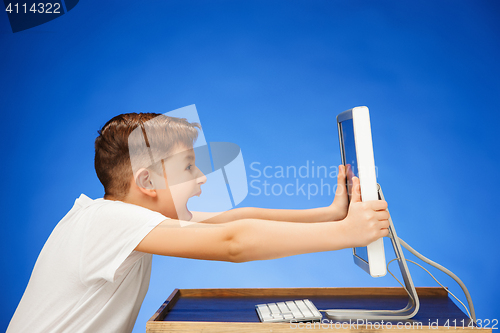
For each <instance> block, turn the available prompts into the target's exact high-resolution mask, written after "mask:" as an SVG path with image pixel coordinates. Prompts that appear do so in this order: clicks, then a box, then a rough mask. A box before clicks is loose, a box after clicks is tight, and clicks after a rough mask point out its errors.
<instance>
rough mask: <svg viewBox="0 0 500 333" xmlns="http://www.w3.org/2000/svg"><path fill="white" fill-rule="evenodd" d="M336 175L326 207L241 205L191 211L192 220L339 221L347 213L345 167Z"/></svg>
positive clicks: (341, 167) (210, 221) (222, 221)
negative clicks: (227, 208) (218, 209)
mask: <svg viewBox="0 0 500 333" xmlns="http://www.w3.org/2000/svg"><path fill="white" fill-rule="evenodd" d="M338 170H339V173H338V175H337V189H336V191H335V198H334V201H333V203H332V204H331V205H330V206H328V207H320V208H313V209H265V208H254V207H243V208H236V209H232V210H229V211H227V212H224V213H204V212H192V214H193V218H192V219H191V221H193V222H205V223H226V222H230V221H236V220H242V219H261V220H272V221H287V222H327V221H340V220H342V219H343V218H345V217H346V215H347V207H348V201H347V189H346V181H345V169H344V166H343V165H340V166H339V169H338Z"/></svg>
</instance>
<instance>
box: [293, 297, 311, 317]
mask: <svg viewBox="0 0 500 333" xmlns="http://www.w3.org/2000/svg"><path fill="white" fill-rule="evenodd" d="M295 304H296V305H297V307H298V308H299V309H300V312H302V314H303V315H304V317H314V316H313V314H312V312H311V310H309V308H308V307H307V305H305V304H304V301H302V300H300V301H295Z"/></svg>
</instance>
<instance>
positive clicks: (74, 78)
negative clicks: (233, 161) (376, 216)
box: [0, 0, 500, 332]
mask: <svg viewBox="0 0 500 333" xmlns="http://www.w3.org/2000/svg"><path fill="white" fill-rule="evenodd" d="M499 14H500V6H499V4H498V2H497V1H472V0H468V1H466V0H464V1H354V0H349V1H331V0H330V1H319V0H318V1H305V0H303V1H150V2H141V3H132V2H126V3H124V2H119V1H104V2H102V1H81V2H80V3H79V4H78V5H77V6H76V7H75V8H74V9H73V10H71V12H69V13H67V14H65V15H63V16H61V17H60V18H57V19H55V20H53V21H51V22H48V23H46V24H43V25H41V26H38V27H35V28H33V29H29V30H26V31H23V32H19V33H16V34H13V33H12V31H11V30H10V26H9V22H8V19H7V15H6V14H5V13H4V14H0V66H1V69H0V101H1V104H0V110H1V115H2V122H1V124H2V130H1V131H0V133H1V134H0V135H1V142H0V145H1V152H2V163H1V175H2V176H3V179H4V180H3V190H2V191H1V200H0V202H1V226H2V231H1V233H0V246H1V253H2V256H1V259H0V260H1V261H0V264H1V267H2V274H1V275H0V279H1V284H0V285H1V286H2V295H1V297H0V299H1V301H0V302H1V309H0V330H2V329H5V328H6V327H7V325H8V322H9V320H10V317H11V316H12V314H13V313H14V311H15V308H16V305H17V303H18V302H19V300H20V298H21V296H22V293H23V291H24V288H25V287H26V284H27V282H28V279H29V276H30V273H31V270H32V268H33V265H34V263H35V261H36V258H37V255H38V253H39V251H40V250H41V248H42V246H43V244H44V242H45V240H46V239H47V237H48V236H49V234H50V232H51V230H52V229H53V228H54V226H55V225H56V223H57V222H58V221H59V219H60V218H62V217H63V216H64V214H65V213H66V212H67V211H68V210H69V209H70V208H71V206H72V204H73V202H74V200H75V199H76V198H77V197H78V196H79V195H80V193H85V194H87V195H88V196H90V197H92V198H97V197H101V196H102V195H103V190H102V187H101V185H100V183H99V181H98V179H97V177H96V176H95V172H94V169H93V154H94V150H93V141H94V139H95V137H96V135H97V130H98V129H99V128H100V127H101V126H102V125H103V124H104V123H105V122H106V121H107V120H108V119H110V118H111V117H113V116H115V115H117V114H119V113H124V112H141V111H143V112H161V113H163V112H167V111H170V110H173V109H177V108H179V107H183V106H186V105H190V104H196V106H197V109H198V113H199V115H200V119H201V122H202V125H203V126H204V133H205V136H206V138H207V140H208V141H230V142H234V143H237V144H238V145H239V146H240V147H241V149H242V152H243V158H244V160H245V164H246V166H247V172H248V174H249V180H251V179H252V178H250V176H251V175H254V176H255V175H256V173H257V172H255V171H253V170H251V169H250V168H249V166H250V164H251V163H252V162H260V163H261V169H262V168H263V167H264V166H267V165H270V166H277V165H281V166H296V167H300V166H302V165H306V163H307V161H309V163H312V161H314V163H315V165H325V166H331V165H338V164H339V163H340V154H339V147H338V137H337V136H338V135H337V129H336V124H335V116H336V114H337V113H339V112H341V111H344V110H346V109H349V108H351V107H354V106H358V105H367V106H368V107H369V108H370V111H371V117H372V131H373V137H374V139H373V140H374V146H375V161H376V164H377V167H378V177H379V178H378V179H379V182H380V183H381V184H382V186H383V189H384V194H385V196H386V199H387V200H388V202H389V209H390V211H391V214H392V216H393V219H394V222H395V224H396V227H397V231H398V234H399V236H400V237H402V238H403V239H405V240H406V241H407V242H408V243H409V244H410V245H412V246H413V247H415V248H416V249H417V250H419V251H420V252H421V253H423V254H424V255H427V256H428V257H430V258H431V259H433V260H435V261H437V262H439V263H441V264H443V265H444V266H445V267H447V268H449V269H451V270H452V271H454V272H455V273H456V274H457V275H458V276H459V277H461V279H462V280H463V281H464V282H465V284H466V285H467V287H468V288H469V290H470V292H471V295H472V297H473V300H474V301H475V307H476V313H477V317H478V318H482V319H490V320H491V319H495V318H497V319H498V314H499V313H500V312H499V309H500V307H499V306H498V297H500V290H499V287H498V278H499V276H500V274H499V273H500V272H499V267H500V266H499V264H498V261H499V259H498V254H497V253H498V252H497V249H496V246H495V244H496V243H498V234H499V231H500V229H499V226H498V221H499V219H498V216H499V214H498V206H499V205H498V187H499V185H500V182H499V176H498V166H499V154H498V143H499V140H498V136H497V135H498V134H497V128H498V126H499V124H500V122H499V120H500V117H499V113H498V97H499V96H500V94H499V93H500V84H499V80H498V77H499V75H500V65H499V61H498V59H499V46H500V40H499V37H498V36H500V23H499V20H498V17H499ZM260 179H261V180H262V181H263V180H264V178H260ZM299 180H300V181H301V182H302V181H304V182H313V180H312V179H299ZM326 180H327V181H332V182H334V179H330V178H329V179H326ZM268 181H269V182H270V183H271V184H274V183H279V184H283V185H285V184H286V183H288V182H291V181H295V179H293V180H290V179H276V178H271V179H269V180H268ZM314 181H317V180H314ZM249 190H250V192H252V193H254V192H256V191H255V190H252V189H251V188H250V189H249ZM331 200H332V195H323V196H320V195H316V196H312V197H311V198H310V199H309V200H308V198H307V196H304V195H301V194H299V195H293V196H286V195H280V196H275V195H269V196H266V195H264V194H261V195H257V196H256V195H252V194H249V195H248V197H247V198H246V199H245V200H244V201H243V202H242V204H241V205H242V206H259V207H273V208H311V207H319V206H324V205H328V204H329V203H330V202H331ZM408 258H410V259H411V258H412V256H411V255H409V254H408ZM153 265H154V268H153V273H152V279H151V285H150V289H149V293H148V295H147V296H146V299H145V302H144V304H143V307H142V309H141V312H140V315H139V318H138V321H137V323H136V327H135V330H134V332H143V331H144V330H145V322H146V321H147V319H148V318H149V317H150V316H151V315H152V314H153V313H154V312H155V311H156V309H157V308H158V307H159V306H160V305H161V304H162V302H163V301H164V300H165V299H166V297H167V296H168V295H169V294H170V293H171V291H172V290H173V289H174V288H205V287H221V288H223V287H339V286H396V285H397V283H396V282H395V281H394V280H393V279H392V278H391V277H390V276H387V277H384V278H379V279H373V278H371V277H370V276H369V275H367V274H366V273H364V272H363V271H362V270H361V269H359V268H358V267H356V266H355V265H353V263H352V257H351V252H350V250H348V249H346V250H341V251H337V252H333V253H319V254H308V255H301V256H295V257H290V258H284V259H279V260H272V261H262V262H253V263H244V264H231V263H219V262H204V261H195V260H187V259H176V258H168V257H164V258H161V257H157V258H155V259H154V263H153ZM409 265H411V264H409ZM392 267H393V269H394V270H396V268H397V265H394V266H392ZM410 269H411V273H412V276H413V279H414V282H415V284H416V285H417V286H436V283H435V282H434V281H433V280H432V279H431V278H430V277H428V276H427V275H426V273H425V272H423V271H422V270H421V269H419V268H418V267H416V266H410ZM433 272H435V273H436V274H435V275H436V276H437V277H438V279H440V280H441V281H442V282H443V283H444V284H445V285H446V286H449V287H450V289H451V291H453V292H454V293H455V294H457V295H460V296H461V295H463V294H462V293H461V291H460V289H459V287H458V286H457V285H456V283H454V282H453V281H452V280H451V279H450V278H448V277H447V276H445V275H444V274H442V273H441V272H439V271H435V270H433ZM461 298H462V299H463V300H465V298H464V297H463V296H461Z"/></svg>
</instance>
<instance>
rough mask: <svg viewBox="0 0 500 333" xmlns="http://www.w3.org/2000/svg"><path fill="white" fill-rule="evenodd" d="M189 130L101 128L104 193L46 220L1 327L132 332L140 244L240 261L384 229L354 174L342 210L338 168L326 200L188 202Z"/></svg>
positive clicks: (336, 243)
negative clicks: (199, 207)
mask: <svg viewBox="0 0 500 333" xmlns="http://www.w3.org/2000/svg"><path fill="white" fill-rule="evenodd" d="M197 128H199V125H198V124H196V123H193V124H191V123H189V122H187V121H186V120H185V119H179V118H173V117H167V116H164V115H160V114H151V113H146V114H123V115H119V116H117V117H114V118H113V119H111V120H110V121H108V122H107V123H106V124H105V125H104V126H103V128H102V129H101V130H100V131H99V136H98V137H97V139H96V142H95V169H96V173H97V176H98V178H99V180H100V181H101V183H102V184H103V186H104V190H105V195H104V198H103V199H97V200H91V199H89V198H88V197H86V196H85V195H83V194H82V195H81V196H80V198H78V199H77V200H76V201H75V205H74V206H73V208H72V209H71V210H70V211H69V212H68V214H67V215H66V216H65V217H64V218H63V219H62V220H61V221H60V222H59V223H58V225H57V226H56V227H55V229H54V231H53V232H52V234H51V235H50V237H49V239H48V240H47V242H46V244H45V245H44V247H43V249H42V251H41V253H40V255H39V257H38V260H37V262H36V264H35V267H34V269H33V272H32V275H31V278H30V281H29V283H28V286H27V288H26V291H25V293H24V295H23V298H22V299H21V302H20V303H19V306H18V308H17V310H16V312H15V314H14V316H13V318H12V320H11V322H10V325H9V327H8V329H7V332H72V333H73V332H130V331H132V328H133V326H134V322H135V320H136V318H137V314H138V312H139V309H140V306H141V303H142V301H143V299H144V296H145V295H146V292H147V289H148V284H149V277H150V271H151V258H152V254H160V255H166V256H175V257H184V258H195V259H205V260H221V261H230V262H245V261H252V260H264V259H273V258H280V257H284V256H291V255H295V254H301V253H310V252H319V251H332V250H338V249H342V248H348V247H355V246H365V245H367V244H369V243H371V242H372V241H374V240H375V239H377V238H379V237H383V236H386V235H387V234H388V229H387V228H388V226H389V222H388V218H389V214H388V212H387V211H386V208H387V203H386V202H384V201H369V202H361V198H360V193H359V180H358V179H356V178H354V179H353V182H354V191H353V195H352V198H351V203H350V206H349V210H348V211H347V205H348V204H347V193H346V190H345V170H344V168H343V167H342V166H340V167H339V170H340V171H339V175H338V179H337V182H338V188H337V192H336V195H335V200H334V201H333V203H332V204H331V205H330V206H329V207H323V208H316V209H307V210H272V209H257V208H237V209H233V210H230V211H227V212H224V213H222V214H213V213H199V212H190V211H189V210H188V208H187V201H188V200H189V198H191V197H192V196H195V195H200V194H201V186H202V185H203V184H204V183H205V182H206V177H205V175H204V174H203V173H201V171H200V170H199V169H198V168H197V167H196V164H195V158H196V156H195V155H194V151H193V143H194V142H195V141H196V139H197V135H198V131H197ZM155 161H159V162H155ZM180 221H192V222H200V223H193V224H190V225H189V226H187V227H181V226H180ZM335 221H337V222H335ZM293 222H324V223H293Z"/></svg>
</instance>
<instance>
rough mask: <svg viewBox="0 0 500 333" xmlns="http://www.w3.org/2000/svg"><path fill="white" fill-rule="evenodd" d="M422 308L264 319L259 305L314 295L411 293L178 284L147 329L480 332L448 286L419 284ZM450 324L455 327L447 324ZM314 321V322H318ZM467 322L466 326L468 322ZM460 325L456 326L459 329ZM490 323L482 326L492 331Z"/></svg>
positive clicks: (318, 300) (347, 299)
mask: <svg viewBox="0 0 500 333" xmlns="http://www.w3.org/2000/svg"><path fill="white" fill-rule="evenodd" d="M416 289H417V293H418V296H419V298H420V310H419V312H418V313H417V315H416V316H415V317H413V318H412V319H410V320H403V321H399V322H398V321H388V322H386V321H381V320H377V321H375V320H371V321H370V323H366V321H365V322H362V321H359V323H357V322H356V321H352V322H351V323H350V324H349V322H348V321H347V322H345V321H344V322H342V321H330V320H329V319H325V318H326V317H325V316H324V317H323V318H324V319H323V322H322V324H320V323H316V324H315V325H314V324H313V323H301V324H300V326H299V324H298V323H261V322H260V321H259V317H258V316H257V313H256V311H255V305H256V304H260V303H269V302H277V301H287V300H295V299H304V298H309V299H310V300H311V301H312V302H313V303H314V304H315V305H316V307H317V308H318V309H320V310H324V309H344V308H352V309H356V308H357V309H384V310H396V309H401V308H404V307H405V306H406V303H407V302H408V295H407V294H406V292H405V291H404V290H403V289H402V288H278V289H175V290H174V291H173V292H172V294H171V295H170V296H169V297H168V299H167V300H166V301H165V303H163V305H162V306H161V307H160V308H159V309H158V311H156V313H155V314H154V315H153V316H152V317H151V319H149V321H148V322H147V324H146V333H159V332H162V333H163V332H213V333H223V332H252V333H253V332H297V331H302V330H306V332H307V331H310V330H311V329H314V330H316V331H323V332H324V331H328V330H330V331H333V330H336V329H344V330H349V331H353V332H372V331H386V332H394V331H395V330H396V331H397V330H398V329H399V330H404V329H411V328H413V329H417V330H419V331H427V332H436V331H445V330H446V331H448V332H449V331H450V330H453V329H455V327H456V330H459V331H460V332H463V333H472V332H476V331H477V330H478V328H471V327H468V325H469V318H468V317H467V316H466V315H465V313H464V312H462V311H461V310H460V309H459V308H458V307H457V306H456V305H455V304H454V303H453V302H452V301H451V299H449V298H448V293H447V292H446V291H445V290H444V289H442V288H434V287H432V288H416ZM446 324H448V326H449V327H446V326H445V325H446ZM313 325H314V326H313ZM463 326H464V327H463ZM456 330H455V331H456ZM491 331H492V330H491V328H490V329H482V330H481V332H484V333H491Z"/></svg>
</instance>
